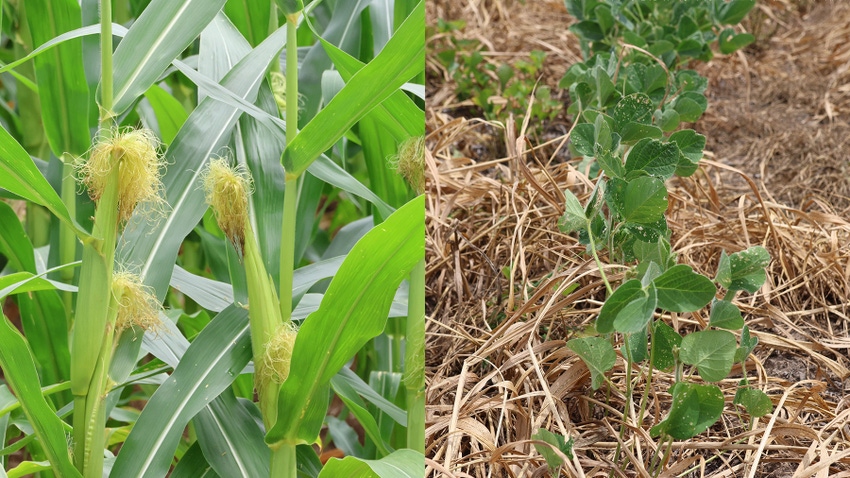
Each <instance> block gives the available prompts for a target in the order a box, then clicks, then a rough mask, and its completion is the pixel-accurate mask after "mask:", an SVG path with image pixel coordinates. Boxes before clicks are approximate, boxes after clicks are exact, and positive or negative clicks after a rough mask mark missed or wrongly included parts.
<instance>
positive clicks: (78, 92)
mask: <svg viewBox="0 0 850 478" xmlns="http://www.w3.org/2000/svg"><path fill="white" fill-rule="evenodd" d="M25 5H26V10H27V22H28V23H29V27H30V32H31V33H32V40H33V45H35V46H41V45H42V44H44V43H46V42H48V41H49V40H51V39H53V38H55V37H57V36H59V35H61V34H63V33H66V32H68V31H71V30H74V29H76V28H80V26H81V20H80V18H81V17H80V15H81V14H80V5H79V4H78V3H77V2H76V0H46V1H41V2H27V3H26V4H25ZM35 73H36V77H37V78H38V93H39V96H40V98H41V117H42V120H43V121H44V128H45V131H46V132H47V139H48V141H49V142H50V148H51V149H52V150H53V154H55V155H56V156H57V157H61V156H62V154H63V153H72V154H75V155H78V156H79V155H82V154H83V153H85V152H86V150H88V149H89V143H90V141H89V129H88V111H89V88H88V85H87V84H86V75H85V71H83V50H82V47H81V43H80V40H79V39H74V40H68V41H66V42H63V43H62V44H61V45H59V46H57V47H56V48H53V49H51V50H50V51H49V52H48V53H46V54H44V55H39V56H38V57H36V58H35Z"/></svg>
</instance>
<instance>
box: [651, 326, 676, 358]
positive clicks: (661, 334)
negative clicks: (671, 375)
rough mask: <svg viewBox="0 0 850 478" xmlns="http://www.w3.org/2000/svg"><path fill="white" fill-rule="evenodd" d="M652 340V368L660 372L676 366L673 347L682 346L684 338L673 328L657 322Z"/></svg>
mask: <svg viewBox="0 0 850 478" xmlns="http://www.w3.org/2000/svg"><path fill="white" fill-rule="evenodd" d="M653 327H655V331H654V333H653V339H652V366H653V367H654V368H656V369H658V370H666V369H669V368H671V367H673V365H675V364H676V358H675V357H674V356H673V347H679V346H681V344H682V336H681V335H679V334H678V333H677V332H676V331H675V330H673V327H670V326H669V325H667V324H665V323H664V322H662V321H660V320H659V321H656V322H655V325H653Z"/></svg>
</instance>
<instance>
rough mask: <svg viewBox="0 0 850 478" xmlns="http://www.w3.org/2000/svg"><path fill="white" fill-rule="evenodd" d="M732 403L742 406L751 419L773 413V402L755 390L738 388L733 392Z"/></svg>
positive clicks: (764, 394)
mask: <svg viewBox="0 0 850 478" xmlns="http://www.w3.org/2000/svg"><path fill="white" fill-rule="evenodd" d="M732 403H735V404H737V405H742V406H743V407H744V408H745V409H746V410H747V413H749V414H750V415H751V416H753V417H762V416H764V415H767V414H768V413H770V412H772V411H773V402H772V401H771V400H770V397H768V396H767V394H766V393H764V392H762V391H761V390H758V389H755V388H749V387H745V388H739V389H738V391H737V392H735V399H734V400H733V401H732Z"/></svg>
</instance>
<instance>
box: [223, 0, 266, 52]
mask: <svg viewBox="0 0 850 478" xmlns="http://www.w3.org/2000/svg"><path fill="white" fill-rule="evenodd" d="M271 12H272V5H271V1H270V0H250V1H249V0H227V3H225V4H224V13H225V14H226V15H227V18H229V19H230V21H231V22H233V24H234V25H235V26H236V28H238V29H239V32H240V33H241V34H242V36H244V37H245V39H247V40H248V43H250V44H251V45H252V46H257V45H259V44H260V42H261V41H263V40H264V39H265V38H266V37H267V36H268V35H269V19H270V17H271Z"/></svg>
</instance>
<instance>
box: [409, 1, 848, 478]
mask: <svg viewBox="0 0 850 478" xmlns="http://www.w3.org/2000/svg"><path fill="white" fill-rule="evenodd" d="M759 8H760V9H761V10H760V11H759V12H757V14H756V15H752V19H751V23H750V24H749V25H748V27H749V28H750V29H751V31H756V32H758V33H759V38H760V40H759V42H758V44H757V45H756V46H755V47H751V48H749V49H747V50H746V51H745V52H743V53H742V54H740V55H736V56H732V57H728V58H718V59H716V60H715V61H713V62H711V63H709V64H707V65H702V66H700V70H701V72H702V73H703V74H704V75H707V76H708V77H709V79H710V85H711V86H710V90H709V94H710V97H709V100H710V107H709V112H708V113H707V114H706V116H705V117H704V119H703V120H701V121H700V123H698V124H697V125H696V126H695V129H696V130H697V131H699V132H701V133H703V134H706V136H708V138H709V150H710V152H709V154H708V155H707V159H706V160H705V161H704V162H703V167H702V170H701V172H699V173H698V174H697V175H695V176H694V177H692V178H688V179H685V180H678V181H676V182H674V183H673V184H671V186H673V187H671V194H670V198H671V207H670V210H669V212H670V214H669V217H670V227H671V229H672V230H673V233H674V236H673V242H674V250H676V251H677V252H678V253H679V261H680V262H682V263H686V264H689V265H691V266H692V267H694V268H695V269H696V270H698V271H701V272H703V273H706V274H708V275H713V273H714V270H715V267H716V264H717V260H718V257H719V255H720V252H721V250H726V251H729V252H732V251H738V250H742V249H744V248H746V247H749V246H751V245H757V244H759V245H763V246H764V247H766V248H767V249H768V250H769V251H770V253H771V257H772V258H773V261H772V262H771V265H770V267H769V270H768V281H767V284H766V285H765V286H764V287H763V288H762V289H761V290H760V291H759V292H758V293H756V294H753V295H752V296H748V295H744V296H739V298H738V300H737V303H738V305H739V306H741V308H742V310H744V312H745V317H746V319H747V323H748V325H749V326H750V328H751V329H752V330H753V332H754V334H755V335H757V336H758V337H759V339H760V345H759V347H757V349H756V351H755V353H754V354H753V355H751V357H750V360H749V362H748V364H747V371H748V376H749V378H750V380H751V381H752V382H754V383H757V384H758V386H759V387H760V388H761V389H762V390H764V391H765V392H767V393H768V395H769V396H770V397H771V399H772V401H773V403H774V406H775V410H774V413H772V414H770V415H768V416H766V417H763V418H762V419H760V420H756V421H755V422H754V423H750V420H749V418H748V416H747V415H746V414H744V413H743V412H739V411H738V410H737V409H736V407H735V406H733V405H732V404H731V398H732V396H733V394H734V388H735V386H736V384H737V380H738V379H740V377H741V373H742V371H741V370H740V369H737V370H733V375H732V376H731V377H730V378H729V379H727V380H725V381H723V382H721V383H720V384H719V385H720V386H721V388H723V389H724V391H726V392H727V398H728V405H727V407H726V410H725V412H724V414H723V417H722V418H721V420H720V421H719V422H718V423H717V424H716V425H715V426H714V427H712V428H711V429H710V430H709V431H707V432H705V433H703V434H702V435H700V436H698V437H696V438H694V439H692V440H688V441H685V442H681V443H674V445H673V453H672V455H671V457H670V460H669V462H668V468H667V470H666V471H665V472H664V475H663V476H718V477H756V476H759V477H761V476H764V477H768V476H776V477H785V476H806V477H808V476H817V477H818V478H820V477H827V476H830V477H833V476H850V425H848V423H850V380H848V379H850V360H848V351H850V331H849V330H848V329H850V319H848V306H847V304H848V300H849V298H850V222H848V221H847V217H848V213H850V201H848V196H850V194H848V191H849V190H850V189H848V179H847V169H846V168H847V161H848V156H847V155H846V154H845V153H844V151H845V150H846V147H845V146H846V141H847V133H848V120H850V86H846V85H848V84H850V79H848V77H850V75H848V73H847V65H850V48H848V47H847V45H848V44H850V43H848V42H847V40H848V39H850V5H847V4H845V3H843V2H827V1H821V2H814V3H812V4H811V5H802V4H801V3H800V2H796V3H792V2H788V1H772V2H771V1H768V2H764V3H763V4H761V5H760V6H759ZM438 15H439V16H442V18H459V17H461V16H462V17H463V18H465V19H466V20H467V22H468V23H467V29H466V31H465V33H464V34H468V35H472V36H476V35H477V36H478V37H481V38H486V39H489V40H490V41H491V42H492V43H493V49H494V51H495V52H501V53H500V55H496V54H494V55H493V58H494V59H497V58H499V57H501V56H504V55H515V54H523V53H527V52H528V51H530V50H531V49H535V48H537V49H540V48H541V47H540V45H541V44H542V43H545V44H551V45H552V49H549V52H550V57H549V58H550V59H553V65H552V66H551V67H550V68H551V69H550V70H548V71H549V73H548V74H547V75H550V76H547V77H546V78H544V79H543V80H542V81H546V82H547V84H553V85H556V84H557V81H558V79H559V78H560V75H561V74H562V73H563V71H564V70H565V69H566V67H567V66H568V65H569V64H570V62H572V61H575V59H577V58H578V56H577V53H576V52H577V49H576V45H575V40H574V39H573V38H572V37H570V36H569V35H567V34H566V25H567V19H566V18H565V15H566V14H565V13H564V12H563V4H562V2H560V1H550V0H537V1H534V0H529V2H528V3H527V4H526V5H522V4H520V3H518V2H513V1H507V0H505V1H498V0H492V1H486V0H477V1H476V0H469V1H465V2H455V3H449V2H444V1H435V2H433V4H429V17H428V18H429V24H433V23H434V22H435V19H436V18H437V16H438ZM432 41H434V40H433V39H431V40H429V45H430V44H431V42H432ZM544 49H545V48H544ZM428 68H429V82H428V84H429V87H428V88H429V91H428V93H429V100H428V136H427V151H426V168H427V174H428V225H427V230H428V238H427V253H428V272H427V274H428V282H427V284H428V285H427V287H428V307H429V309H428V312H429V317H430V319H429V322H428V342H427V345H426V349H427V351H428V352H427V373H428V391H427V400H428V421H427V430H426V443H427V451H426V456H427V457H428V460H427V464H428V470H429V474H430V476H457V477H463V476H473V477H491V476H492V477H501V476H508V477H515V476H516V477H519V476H523V477H524V476H547V473H548V472H547V471H546V468H545V463H544V462H543V460H542V458H541V457H540V456H539V455H537V453H536V452H535V451H534V447H533V445H532V443H531V435H532V434H533V433H534V432H535V431H536V430H537V429H538V428H540V427H544V428H548V429H549V430H551V431H553V432H557V433H561V434H565V435H569V436H571V437H572V438H573V439H574V440H575V452H576V453H575V459H574V460H572V461H571V462H570V463H568V464H567V465H566V466H565V467H564V468H563V470H562V476H578V477H581V476H588V477H595V476H609V474H612V473H613V475H614V476H648V475H647V467H648V466H649V462H650V459H651V457H652V455H653V452H654V451H655V449H656V448H657V446H658V444H657V443H656V441H655V440H653V439H652V438H650V437H649V436H648V433H647V430H648V429H649V427H651V426H652V425H653V424H655V423H657V422H658V421H660V420H662V419H663V418H664V416H665V415H666V411H667V410H668V408H669V400H670V396H669V394H667V393H666V390H667V388H668V387H669V385H670V383H672V377H671V376H670V375H669V374H659V373H657V372H656V373H655V375H654V377H653V386H652V387H651V389H650V390H646V392H647V394H648V400H649V407H648V411H649V413H648V415H649V416H648V418H647V420H646V421H645V422H644V423H642V424H640V426H636V424H634V423H632V422H631V420H632V417H633V416H634V410H636V409H637V407H638V402H639V400H640V397H641V394H642V393H643V392H644V391H645V388H646V380H645V370H639V371H638V372H637V373H636V374H635V375H634V376H633V377H631V379H632V382H633V387H634V389H635V394H634V396H633V397H625V396H624V395H623V390H625V389H626V387H625V381H626V380H627V377H626V375H625V367H624V363H623V362H622V360H620V361H618V364H617V366H616V367H615V369H614V370H613V371H612V373H611V374H610V377H611V382H612V384H613V386H612V387H603V388H602V389H600V390H599V391H597V392H593V391H592V390H591V389H590V375H589V372H588V370H587V368H586V367H585V366H584V364H583V363H582V362H581V361H580V360H579V359H578V357H577V356H576V355H575V354H574V353H572V351H570V350H569V349H567V348H566V347H565V346H564V345H565V343H566V341H567V340H569V339H570V338H572V337H575V336H576V335H577V334H581V333H582V331H583V330H584V328H585V327H586V326H587V325H589V324H591V323H592V322H593V321H594V320H595V317H596V314H597V312H598V310H599V307H600V306H601V303H602V301H603V300H604V298H605V291H604V285H603V284H602V282H601V278H600V275H599V271H598V269H597V267H596V265H595V264H594V262H593V260H592V259H591V258H590V257H589V256H587V255H586V254H584V246H582V245H580V244H578V242H577V240H576V239H575V238H574V237H570V236H566V235H563V234H561V233H559V232H558V229H557V227H556V222H557V218H558V216H560V214H561V212H562V208H563V204H562V200H561V198H562V195H561V194H562V190H563V189H565V188H569V189H570V190H571V191H573V192H574V193H575V194H576V195H578V196H579V198H581V199H584V198H585V197H586V196H587V194H588V193H589V191H590V186H591V185H590V182H589V181H588V179H587V178H586V177H585V176H584V175H583V174H581V173H580V172H578V171H577V170H576V169H575V167H574V162H572V161H564V160H563V158H564V157H565V155H564V154H563V152H562V151H563V149H564V148H563V146H564V142H565V141H567V136H566V135H561V136H557V137H553V138H551V141H549V144H546V145H540V144H538V145H534V147H535V152H534V153H533V154H532V153H531V152H530V145H529V142H527V141H526V140H525V139H524V137H523V135H522V131H521V127H519V126H515V125H512V124H511V121H509V120H508V119H507V118H506V119H505V121H504V123H505V124H506V126H505V127H504V129H503V130H501V129H500V128H502V127H501V126H500V125H496V124H488V123H484V122H482V121H480V120H476V119H467V118H462V117H454V116H453V113H456V112H458V111H461V110H462V105H461V106H458V104H457V103H456V102H454V100H453V98H452V94H451V84H450V83H446V82H445V78H441V76H440V75H441V72H440V70H439V68H437V67H435V65H434V63H433V62H430V61H429V63H428ZM747 78H748V79H749V81H747ZM518 130H519V131H518ZM516 138H518V139H519V140H518V141H517V139H516ZM498 152H502V154H498V155H497V154H495V153H498ZM603 262H605V259H604V258H603ZM606 272H607V273H608V274H609V277H611V276H613V277H614V278H616V277H617V274H618V273H620V272H622V270H621V269H619V268H617V267H616V266H608V270H606ZM662 319H663V320H665V321H667V322H668V323H669V324H671V325H672V326H673V327H674V328H676V329H677V330H679V331H680V332H687V331H691V330H695V329H696V328H699V327H702V326H704V325H705V323H706V322H707V316H706V314H704V313H695V314H673V315H671V316H664V317H662ZM623 410H628V411H629V413H627V415H626V417H623V413H622V412H623ZM624 422H625V423H626V425H625V430H626V431H625V434H624V436H623V438H622V439H620V438H619V431H620V429H621V428H622V427H623V423H624ZM618 445H620V446H621V448H622V449H623V450H628V451H627V455H626V458H625V460H624V459H621V460H620V461H619V462H614V457H615V450H616V448H617V447H618Z"/></svg>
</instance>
